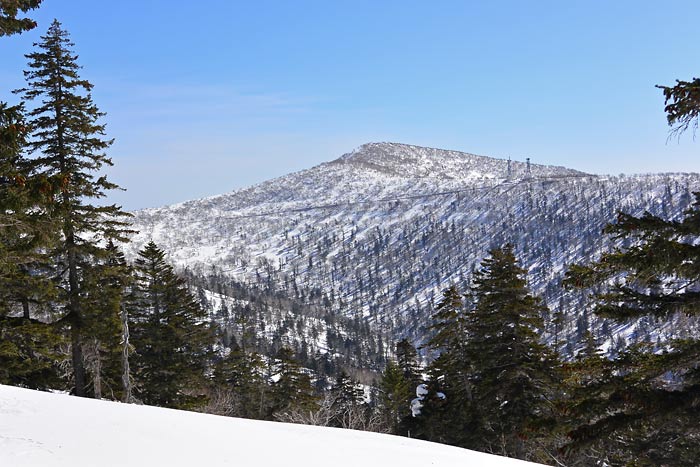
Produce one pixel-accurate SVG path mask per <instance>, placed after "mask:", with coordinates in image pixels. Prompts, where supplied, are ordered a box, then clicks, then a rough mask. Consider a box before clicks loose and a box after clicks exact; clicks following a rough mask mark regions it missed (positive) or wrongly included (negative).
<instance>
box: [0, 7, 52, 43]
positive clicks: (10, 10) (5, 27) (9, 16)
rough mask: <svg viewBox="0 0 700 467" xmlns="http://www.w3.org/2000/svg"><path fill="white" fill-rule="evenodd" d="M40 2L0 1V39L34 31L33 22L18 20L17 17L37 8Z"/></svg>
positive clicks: (34, 25)
mask: <svg viewBox="0 0 700 467" xmlns="http://www.w3.org/2000/svg"><path fill="white" fill-rule="evenodd" d="M41 2H42V0H0V37H2V36H9V35H12V34H17V33H21V32H23V31H28V30H30V29H34V28H35V27H36V22H35V21H34V20H32V19H31V18H18V15H19V14H20V13H26V12H27V11H29V10H33V9H35V8H38V7H39V5H40V4H41Z"/></svg>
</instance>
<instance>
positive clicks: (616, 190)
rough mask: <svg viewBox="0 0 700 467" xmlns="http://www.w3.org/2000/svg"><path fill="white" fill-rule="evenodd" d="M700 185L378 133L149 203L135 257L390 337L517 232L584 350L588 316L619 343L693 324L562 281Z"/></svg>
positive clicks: (558, 336) (685, 177) (674, 210)
mask: <svg viewBox="0 0 700 467" xmlns="http://www.w3.org/2000/svg"><path fill="white" fill-rule="evenodd" d="M699 189H700V175H698V174H653V175H634V176H624V175H620V176H600V175H591V174H585V173H582V172H579V171H576V170H572V169H567V168H563V167H553V166H543V165H538V164H534V163H533V164H530V163H529V161H528V162H516V161H512V162H511V161H507V160H502V159H495V158H490V157H483V156H476V155H473V154H466V153H462V152H456V151H446V150H440V149H432V148H423V147H417V146H410V145H405V144H396V143H370V144H365V145H363V146H361V147H359V148H358V149H356V150H355V151H353V152H351V153H349V154H346V155H344V156H342V157H340V158H338V159H336V160H333V161H331V162H328V163H324V164H321V165H319V166H316V167H313V168H311V169H308V170H304V171H301V172H297V173H293V174H290V175H287V176H284V177H280V178H277V179H274V180H269V181H266V182H263V183H261V184H258V185H255V186H252V187H250V188H246V189H242V190H237V191H234V192H231V193H227V194H224V195H220V196H214V197H210V198H205V199H200V200H194V201H188V202H184V203H180V204H176V205H172V206H167V207H163V208H157V209H146V210H143V211H139V212H136V213H135V217H134V224H135V228H136V229H137V230H139V231H140V233H139V234H138V235H136V236H135V237H134V238H133V242H132V243H131V244H130V245H129V246H128V247H127V248H128V249H129V254H130V255H133V254H134V252H135V251H136V250H137V249H139V248H141V247H142V246H143V245H144V244H145V243H146V242H148V241H149V240H154V241H155V242H156V243H157V244H159V245H160V246H161V247H162V248H163V249H165V250H166V251H167V252H168V254H169V257H170V260H171V261H173V262H174V263H175V264H176V265H177V266H178V267H179V268H180V269H183V270H184V269H186V270H188V271H189V272H190V273H193V274H197V275H200V276H215V277H218V278H219V279H220V278H230V279H231V280H235V281H237V282H238V283H242V284H247V285H249V286H254V287H257V288H259V289H265V290H268V291H274V293H276V294H277V295H278V296H279V295H280V294H281V295H284V296H287V297H290V298H292V299H295V300H300V301H301V302H303V303H310V302H313V303H315V304H316V305H317V306H320V307H323V308H326V309H328V310H332V311H333V312H334V313H337V314H340V315H343V316H345V317H349V318H353V319H355V320H362V321H363V322H364V323H368V324H369V325H371V326H372V327H373V329H375V330H376V332H377V333H378V334H380V335H383V336H384V337H385V338H386V339H389V340H393V339H396V338H397V337H400V336H408V337H411V338H412V339H414V340H415V341H417V342H420V341H421V340H422V339H423V338H424V337H425V333H426V324H427V320H428V317H429V315H430V313H431V310H432V309H433V307H434V305H435V303H436V302H437V301H439V299H440V292H441V290H442V289H443V288H445V287H446V286H448V285H450V284H453V283H456V284H458V285H459V284H462V285H466V284H467V283H468V280H469V277H470V275H471V273H472V271H473V270H474V268H476V267H478V264H479V262H480V261H481V260H482V259H483V258H484V256H486V254H487V251H488V249H489V248H491V247H494V246H500V245H502V244H503V243H505V242H512V243H514V244H515V245H516V252H517V254H518V256H519V258H520V261H521V264H522V265H523V266H524V267H525V268H526V269H527V270H528V272H529V283H530V286H531V288H532V289H533V290H534V291H535V292H536V293H538V294H542V295H543V296H544V298H545V299H546V301H547V303H548V305H549V307H550V310H551V313H549V314H547V315H546V316H545V319H546V321H547V323H548V325H547V330H546V334H547V337H548V339H550V340H551V341H553V342H555V343H557V344H558V345H559V346H560V347H561V348H562V350H564V351H567V352H569V353H571V352H573V351H574V349H575V346H576V342H577V340H578V338H579V337H580V336H581V335H582V333H583V331H584V330H585V329H586V328H588V327H593V328H595V329H596V330H597V331H598V335H603V336H605V337H606V340H607V342H606V343H605V345H606V346H608V347H611V346H615V345H623V344H624V343H625V342H628V341H630V340H637V339H641V338H644V337H648V336H649V335H650V334H654V335H659V336H660V337H662V338H663V337H668V336H671V335H674V336H678V335H682V333H684V332H693V329H692V328H693V326H689V325H687V323H675V324H673V323H672V324H671V325H666V327H665V328H659V327H658V326H657V325H656V324H655V323H652V322H647V321H641V322H639V323H635V324H634V325H631V326H627V327H619V326H618V327H615V326H613V325H611V324H610V323H606V322H603V321H601V320H599V319H597V318H595V317H594V316H592V315H589V313H588V312H587V311H586V308H585V307H583V306H582V303H583V302H582V300H581V294H580V293H578V292H567V291H564V290H563V289H562V288H561V287H560V281H561V278H562V276H563V273H564V271H565V270H566V268H567V267H568V265H570V264H572V263H580V262H587V261H589V260H591V259H592V258H594V257H595V256H596V255H598V254H599V253H600V252H601V251H602V250H603V249H604V248H606V247H607V246H608V245H607V244H606V241H605V240H604V239H603V238H602V237H601V230H602V228H603V227H604V225H605V224H607V223H609V222H612V221H614V219H615V216H616V214H617V212H618V211H625V212H629V213H632V214H641V213H643V212H644V211H650V212H652V213H654V214H659V215H663V216H666V217H678V216H680V215H681V213H682V211H683V210H684V209H686V208H687V207H688V206H689V204H690V202H691V198H692V196H691V193H692V191H694V190H699ZM557 314H558V316H559V318H560V319H558V320H555V319H554V317H555V316H557ZM678 319H679V320H681V319H683V318H682V317H679V318H678ZM555 321H556V322H557V324H556V326H555V325H554V323H555ZM377 345H380V344H377ZM377 350H378V351H379V350H380V349H377Z"/></svg>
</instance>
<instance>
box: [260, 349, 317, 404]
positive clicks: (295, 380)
mask: <svg viewBox="0 0 700 467" xmlns="http://www.w3.org/2000/svg"><path fill="white" fill-rule="evenodd" d="M271 374H272V377H273V383H272V387H271V394H270V398H271V407H270V410H271V414H272V415H275V414H281V413H284V412H289V411H300V412H303V411H313V410H315V409H317V408H318V404H317V397H316V394H315V393H314V387H313V385H312V384H311V377H310V376H309V374H308V372H306V371H305V370H304V369H302V368H301V366H300V365H299V363H298V362H297V361H296V359H295V358H294V354H293V352H292V351H291V350H290V349H289V348H287V347H282V348H281V349H280V350H279V352H278V353H277V355H276V356H275V360H274V364H273V366H272V372H271Z"/></svg>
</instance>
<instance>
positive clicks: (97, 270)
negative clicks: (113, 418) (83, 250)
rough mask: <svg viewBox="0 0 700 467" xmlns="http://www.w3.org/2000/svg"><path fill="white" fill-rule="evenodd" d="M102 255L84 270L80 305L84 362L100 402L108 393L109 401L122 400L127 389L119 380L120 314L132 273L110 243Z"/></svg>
mask: <svg viewBox="0 0 700 467" xmlns="http://www.w3.org/2000/svg"><path fill="white" fill-rule="evenodd" d="M105 254H106V256H105V257H104V258H103V259H101V260H100V261H99V263H97V264H95V265H92V266H91V267H89V268H86V270H85V278H84V289H85V290H86V294H85V295H84V296H83V297H82V302H81V303H82V305H83V309H84V310H85V315H84V320H85V328H86V329H89V330H90V334H89V335H88V336H86V338H87V342H86V349H87V352H86V360H87V366H88V370H89V371H88V373H89V374H90V375H91V377H92V378H91V379H92V389H93V394H94V396H95V397H96V398H101V397H103V394H107V392H108V393H109V394H110V397H111V398H116V399H123V397H124V396H123V393H124V392H125V391H126V388H124V381H123V378H122V374H123V371H124V368H123V365H124V361H123V360H122V352H123V347H122V340H123V339H124V324H125V323H124V321H123V319H122V311H123V308H124V307H125V303H124V302H125V298H126V292H127V287H128V286H129V285H130V282H131V270H130V268H129V267H128V266H127V264H126V259H125V258H124V254H123V253H122V252H121V251H120V250H119V248H118V247H117V246H116V245H115V244H114V243H113V242H112V241H111V240H110V241H108V242H107V247H106V250H105ZM103 388H104V389H103Z"/></svg>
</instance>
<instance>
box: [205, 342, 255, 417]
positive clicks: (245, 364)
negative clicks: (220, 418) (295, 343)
mask: <svg viewBox="0 0 700 467" xmlns="http://www.w3.org/2000/svg"><path fill="white" fill-rule="evenodd" d="M263 370H264V364H263V359H262V357H261V356H260V355H258V354H257V353H255V352H245V351H243V349H242V348H241V347H240V346H238V345H233V346H232V348H231V349H230V351H229V352H228V353H227V354H226V355H225V356H224V357H223V358H222V359H221V360H220V361H218V362H217V363H216V365H215V367H214V378H213V382H214V384H215V385H216V386H217V388H219V389H220V390H222V391H224V392H225V394H227V397H226V407H225V408H224V411H223V412H224V414H225V415H229V416H233V417H243V418H254V419H262V418H264V417H265V415H266V408H267V405H268V400H267V399H268V390H267V389H268V388H267V382H266V381H265V378H264V377H263Z"/></svg>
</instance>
